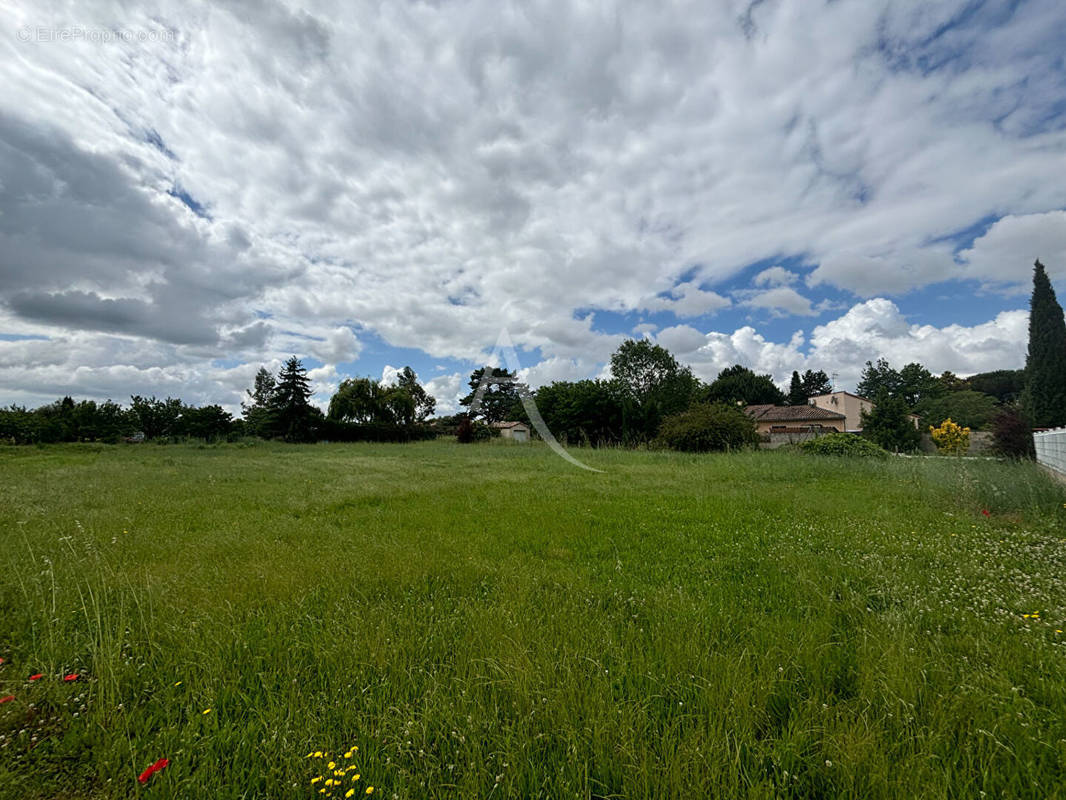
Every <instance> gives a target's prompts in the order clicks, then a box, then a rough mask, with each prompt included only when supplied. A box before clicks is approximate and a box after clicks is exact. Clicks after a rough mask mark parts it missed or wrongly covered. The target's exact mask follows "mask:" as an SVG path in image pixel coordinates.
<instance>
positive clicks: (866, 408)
mask: <svg viewBox="0 0 1066 800" xmlns="http://www.w3.org/2000/svg"><path fill="white" fill-rule="evenodd" d="M808 402H809V403H810V404H811V405H812V406H817V407H818V408H824V409H826V410H827V411H837V412H839V413H841V414H843V415H844V417H845V423H844V428H843V430H845V431H847V432H848V433H862V415H863V414H869V413H870V412H871V411H873V410H874V404H873V402H871V401H870V400H868V399H867V398H865V397H860V396H859V395H857V394H852V393H851V392H830V393H829V394H818V395H815V396H814V397H812V398H811V399H810V400H809V401H808ZM907 418H908V419H909V420H910V421H911V424H912V425H914V427H915V428H918V429H919V430H920V429H921V425H920V422H921V419H920V417H919V416H918V415H917V414H908V415H907Z"/></svg>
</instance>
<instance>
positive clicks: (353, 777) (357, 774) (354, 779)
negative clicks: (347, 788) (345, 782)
mask: <svg viewBox="0 0 1066 800" xmlns="http://www.w3.org/2000/svg"><path fill="white" fill-rule="evenodd" d="M357 780H359V773H358V772H357V773H355V774H354V775H353V776H352V783H355V782H356V781H357Z"/></svg>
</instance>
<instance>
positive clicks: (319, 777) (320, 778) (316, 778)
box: [311, 775, 322, 783]
mask: <svg viewBox="0 0 1066 800" xmlns="http://www.w3.org/2000/svg"><path fill="white" fill-rule="evenodd" d="M320 780H322V776H321V775H316V776H315V777H313V778H312V779H311V783H318V782H319V781H320Z"/></svg>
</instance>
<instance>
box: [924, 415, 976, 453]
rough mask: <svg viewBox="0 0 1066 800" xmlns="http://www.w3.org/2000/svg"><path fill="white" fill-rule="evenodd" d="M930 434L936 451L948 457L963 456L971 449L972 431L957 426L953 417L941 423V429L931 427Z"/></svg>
mask: <svg viewBox="0 0 1066 800" xmlns="http://www.w3.org/2000/svg"><path fill="white" fill-rule="evenodd" d="M929 434H930V435H931V436H932V437H933V442H934V443H935V444H936V449H937V450H939V451H940V452H941V453H944V454H946V455H958V456H961V455H962V454H963V453H965V452H966V451H967V450H969V449H970V429H969V428H963V427H961V426H959V425H957V424H955V423H954V422H952V421H951V417H948V418H947V419H946V420H944V421H943V422H942V423H940V427H939V428H934V427H933V426H932V425H930V426H929Z"/></svg>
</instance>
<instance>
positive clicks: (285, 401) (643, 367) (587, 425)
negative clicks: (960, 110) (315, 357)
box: [0, 261, 1066, 455]
mask: <svg viewBox="0 0 1066 800" xmlns="http://www.w3.org/2000/svg"><path fill="white" fill-rule="evenodd" d="M610 367H611V369H610V374H611V378H609V379H589V380H581V381H556V382H553V383H551V384H548V385H546V386H542V387H540V388H539V389H537V390H536V391H535V392H531V393H530V394H532V396H533V398H534V400H535V404H536V408H537V410H538V412H539V414H540V415H541V417H542V418H543V420H544V422H545V423H546V425H547V427H548V429H549V430H550V431H551V432H552V433H553V435H554V436H555V437H556V438H558V439H560V440H562V441H564V442H568V443H571V444H587V445H593V446H602V445H627V446H633V445H639V444H643V443H648V442H656V441H657V442H659V443H661V444H665V445H667V446H673V445H671V442H673V443H674V444H677V446H680V447H681V448H682V449H700V448H702V447H704V446H705V445H707V443H708V442H710V443H714V442H719V443H724V446H739V445H740V444H743V443H750V442H751V441H752V440H753V438H754V430H755V425H754V422H752V421H751V419H750V418H748V416H747V415H746V414H744V412H743V408H744V407H745V406H748V405H760V404H769V405H803V404H806V403H808V402H809V400H810V398H811V397H813V396H815V395H819V394H825V393H828V392H830V391H832V389H833V386H832V382H831V380H830V378H829V376H828V375H826V373H825V372H824V371H821V370H816V371H812V370H806V371H804V372H803V373H802V374H801V373H800V372H799V371H798V370H797V371H794V372H793V373H792V377H791V381H790V383H789V390H788V392H783V391H782V390H781V389H780V388H778V386H777V385H776V384H775V383H774V381H773V378H772V377H771V376H770V375H768V374H757V373H756V372H754V371H753V370H751V369H749V368H748V367H745V366H743V365H741V364H735V365H733V366H731V367H727V368H726V369H723V370H722V371H721V372H719V374H718V375H717V377H716V378H715V379H714V380H713V381H711V382H709V383H705V382H703V381H702V380H700V379H699V378H698V377H696V376H695V375H694V374H693V371H692V369H691V368H690V367H688V366H687V365H684V364H682V363H680V362H679V361H678V360H677V359H676V358H675V357H674V356H673V354H671V353H670V352H669V351H668V350H667V349H666V348H664V347H662V346H661V345H657V344H653V343H651V342H650V341H648V340H627V341H625V342H623V343H622V344H621V346H620V347H619V348H618V350H616V351H615V353H614V354H612V356H611V359H610ZM486 370H488V375H487V376H486ZM486 377H487V378H489V384H488V386H487V387H486V390H485V391H484V393H483V396H482V398H481V401H480V403H479V406H478V408H477V409H476V411H474V410H473V409H472V406H473V401H474V397H475V395H476V393H477V390H478V388H479V387H480V386H481V383H482V381H483V380H484V379H485V378H486ZM468 385H469V388H470V391H469V393H468V394H467V395H466V396H465V397H463V398H462V399H461V400H460V401H459V402H460V405H462V406H463V407H464V408H465V409H466V410H465V411H463V412H461V413H459V414H456V415H453V416H449V417H434V411H435V409H436V401H435V399H434V398H433V397H432V396H431V395H430V394H429V393H428V392H427V391H426V389H425V387H423V386H422V385H421V384H420V383H419V382H418V379H417V376H416V375H415V373H414V371H413V370H412V369H411V368H410V367H405V368H404V369H403V370H402V371H401V372H400V373H399V374H398V375H397V378H396V382H395V383H394V384H391V385H384V384H382V383H381V382H379V381H375V380H373V379H371V378H351V379H348V380H345V381H343V382H342V383H341V384H340V386H339V387H338V390H337V392H336V393H335V394H334V395H333V397H332V398H331V399H330V402H329V407H328V411H327V413H325V414H323V413H322V411H320V410H319V409H318V408H317V407H316V406H314V405H313V404H312V402H311V391H310V381H309V380H308V377H307V371H306V369H305V368H304V366H303V364H302V363H301V362H300V360H299V359H297V358H296V357H295V356H293V357H292V358H290V359H289V360H288V361H287V362H286V363H285V364H284V366H283V367H282V368H281V370H280V371H279V372H278V374H277V375H276V376H275V375H272V374H271V373H270V372H269V371H267V370H266V369H265V368H261V369H260V370H259V372H258V374H257V375H256V377H255V381H254V384H253V386H252V387H251V388H250V389H249V390H248V391H247V393H246V394H247V397H246V399H245V401H244V402H243V403H242V416H241V417H240V418H234V417H233V416H232V415H231V414H230V413H229V412H227V411H225V410H224V409H223V408H222V407H221V406H218V405H208V406H202V407H199V408H196V407H193V406H188V405H186V404H184V403H183V402H182V401H180V400H178V399H175V398H171V397H168V398H166V399H164V400H159V399H157V398H155V397H149V398H145V397H141V396H136V395H135V396H133V397H131V398H130V405H129V407H128V408H123V407H122V406H120V405H118V404H117V403H114V402H112V401H110V400H108V401H106V402H103V403H96V402H94V401H92V400H83V401H81V402H75V401H74V400H73V399H71V398H70V397H65V398H63V399H62V400H59V401H57V402H55V403H51V404H49V405H46V406H41V407H40V408H37V409H34V410H32V411H31V410H27V409H25V408H20V407H17V406H11V407H9V408H7V409H2V410H0V441H5V440H6V441H11V442H15V443H32V442H61V441H105V442H109V441H119V440H121V439H122V438H126V437H130V436H132V435H134V434H135V433H136V434H141V435H143V437H144V438H146V439H155V440H168V439H180V438H195V439H203V440H207V441H217V440H227V439H229V440H232V439H235V438H239V437H242V436H255V437H260V438H265V439H281V440H284V441H289V442H310V441H316V440H322V439H328V440H332V441H359V440H370V441H411V440H414V439H422V438H432V437H434V436H436V435H438V434H441V433H457V432H459V433H461V435H462V436H463V437H464V438H482V437H487V436H490V435H492V424H493V423H497V422H502V421H519V422H527V423H531V422H532V421H531V420H529V419H528V417H527V414H526V410H525V407H524V405H523V403H522V400H521V393H522V392H523V391H526V389H525V387H521V386H520V385H519V384H518V383H517V376H516V375H515V374H513V373H510V372H508V371H506V370H504V369H501V368H483V369H477V370H474V371H473V372H472V373H471V375H470V378H469V384H468ZM856 390H857V393H858V394H859V395H861V396H863V397H867V398H869V399H870V400H872V401H873V402H874V403H875V408H874V409H873V411H872V412H871V413H870V414H868V415H866V416H865V417H864V420H863V434H864V435H865V436H867V437H868V438H870V439H872V440H873V441H874V442H876V443H877V444H879V445H880V446H882V447H884V448H886V449H890V450H902V451H906V450H912V449H915V448H916V447H917V446H918V442H919V439H920V436H921V433H920V430H919V429H918V428H917V427H916V426H915V424H914V420H913V418H912V416H911V415H915V416H917V417H919V418H920V419H921V421H922V425H923V426H933V427H936V426H939V425H940V424H941V423H943V422H944V421H945V420H947V419H951V420H952V421H953V422H955V423H957V424H959V425H961V426H966V427H969V428H971V429H974V430H991V431H992V432H993V434H994V436H995V438H996V441H997V445H998V446H999V447H1000V449H1001V451H1003V452H1005V453H1008V454H1010V455H1027V454H1029V453H1031V450H1032V437H1031V435H1030V431H1031V428H1032V427H1033V426H1036V427H1053V426H1060V425H1066V322H1064V318H1063V312H1062V307H1061V306H1060V305H1059V303H1058V301H1057V299H1056V297H1055V292H1054V289H1053V288H1052V286H1051V283H1050V281H1049V280H1048V277H1047V274H1046V271H1045V269H1044V266H1043V265H1042V264H1041V263H1040V262H1039V261H1037V262H1036V264H1035V265H1034V276H1033V294H1032V299H1031V314H1030V320H1029V347H1028V353H1027V357H1026V366H1025V369H1017V370H996V371H992V372H985V373H980V374H977V375H972V376H970V377H968V378H965V379H963V378H959V377H958V376H956V375H955V374H953V373H952V372H944V373H942V374H940V375H934V374H933V373H932V372H930V370H928V369H927V368H925V367H924V366H923V365H922V364H920V363H917V362H912V363H909V364H905V365H904V366H903V367H901V368H899V369H896V368H895V367H893V366H892V365H891V364H890V363H889V362H888V361H887V360H886V359H884V358H879V359H877V360H876V361H867V362H866V365H865V368H864V369H863V371H862V375H861V378H860V380H859V383H858V386H857V387H856ZM460 426H462V428H463V430H462V431H460ZM709 427H714V428H715V429H716V432H715V431H708V428H709ZM678 443H680V444H678Z"/></svg>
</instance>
